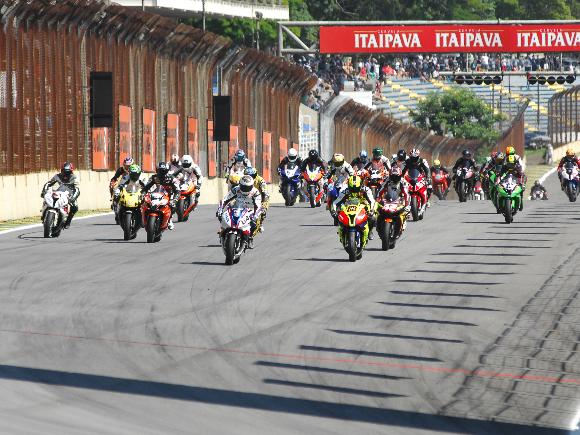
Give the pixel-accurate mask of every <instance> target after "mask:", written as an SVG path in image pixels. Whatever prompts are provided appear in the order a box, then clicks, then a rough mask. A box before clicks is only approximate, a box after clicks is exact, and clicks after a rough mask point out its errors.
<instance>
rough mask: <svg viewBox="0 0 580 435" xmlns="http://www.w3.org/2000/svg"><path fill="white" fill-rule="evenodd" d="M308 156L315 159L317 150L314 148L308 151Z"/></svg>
mask: <svg viewBox="0 0 580 435" xmlns="http://www.w3.org/2000/svg"><path fill="white" fill-rule="evenodd" d="M308 157H310V158H311V159H317V158H318V151H316V150H310V151H308Z"/></svg>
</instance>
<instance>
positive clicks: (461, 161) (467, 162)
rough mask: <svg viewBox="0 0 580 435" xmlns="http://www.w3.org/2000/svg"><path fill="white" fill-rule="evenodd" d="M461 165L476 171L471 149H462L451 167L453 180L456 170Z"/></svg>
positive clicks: (455, 176)
mask: <svg viewBox="0 0 580 435" xmlns="http://www.w3.org/2000/svg"><path fill="white" fill-rule="evenodd" d="M463 167H467V168H473V171H474V172H477V169H478V168H477V163H475V160H474V159H473V157H472V155H471V151H469V150H463V151H462V152H461V157H459V158H458V159H457V161H456V162H455V164H454V165H453V169H451V172H453V181H455V179H456V178H457V170H458V169H459V168H463Z"/></svg>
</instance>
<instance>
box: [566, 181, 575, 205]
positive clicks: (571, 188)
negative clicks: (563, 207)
mask: <svg viewBox="0 0 580 435" xmlns="http://www.w3.org/2000/svg"><path fill="white" fill-rule="evenodd" d="M566 193H567V194H568V199H569V200H570V202H576V189H574V186H572V183H568V185H567V186H566Z"/></svg>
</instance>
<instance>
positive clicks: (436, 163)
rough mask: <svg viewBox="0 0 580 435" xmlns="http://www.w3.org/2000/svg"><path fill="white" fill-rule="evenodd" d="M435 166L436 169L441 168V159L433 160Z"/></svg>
mask: <svg viewBox="0 0 580 435" xmlns="http://www.w3.org/2000/svg"><path fill="white" fill-rule="evenodd" d="M433 166H435V167H436V168H438V167H439V166H441V162H440V161H439V159H435V160H433Z"/></svg>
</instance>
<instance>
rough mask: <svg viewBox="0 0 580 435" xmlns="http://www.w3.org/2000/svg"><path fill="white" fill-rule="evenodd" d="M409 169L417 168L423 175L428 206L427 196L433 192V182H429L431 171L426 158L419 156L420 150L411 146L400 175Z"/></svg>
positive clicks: (428, 204)
mask: <svg viewBox="0 0 580 435" xmlns="http://www.w3.org/2000/svg"><path fill="white" fill-rule="evenodd" d="M411 169H417V170H418V171H419V172H420V173H422V174H423V177H425V184H426V185H427V207H429V206H430V203H429V198H431V194H432V193H433V184H432V183H431V171H430V170H429V163H427V160H425V159H422V158H421V151H419V150H418V149H417V148H413V149H412V150H411V151H410V152H409V155H408V157H407V160H405V164H404V168H403V173H402V176H403V177H404V176H405V174H406V173H407V172H408V171H410V170H411Z"/></svg>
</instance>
